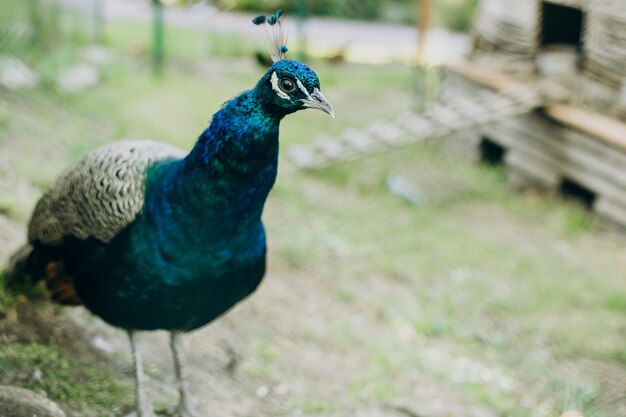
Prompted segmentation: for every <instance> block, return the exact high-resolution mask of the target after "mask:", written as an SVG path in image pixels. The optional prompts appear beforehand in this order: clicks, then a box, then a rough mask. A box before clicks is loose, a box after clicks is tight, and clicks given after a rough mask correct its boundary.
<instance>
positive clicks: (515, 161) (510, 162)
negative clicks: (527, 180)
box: [504, 150, 560, 188]
mask: <svg viewBox="0 0 626 417" xmlns="http://www.w3.org/2000/svg"><path fill="white" fill-rule="evenodd" d="M504 159H505V162H506V165H507V168H508V169H513V170H515V171H520V172H522V173H523V174H524V175H525V176H527V177H531V178H535V179H536V180H537V182H539V183H540V184H542V185H544V186H546V187H547V188H555V187H556V186H558V184H559V182H560V175H559V173H558V172H557V169H556V167H554V166H553V165H552V164H550V163H546V161H543V160H541V159H539V158H536V157H535V156H534V155H532V154H529V153H526V152H523V151H520V150H509V151H508V152H507V153H506V155H505V157H504Z"/></svg>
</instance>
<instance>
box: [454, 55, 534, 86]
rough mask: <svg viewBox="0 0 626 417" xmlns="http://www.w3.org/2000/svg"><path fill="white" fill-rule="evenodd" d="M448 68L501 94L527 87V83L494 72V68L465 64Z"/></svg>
mask: <svg viewBox="0 0 626 417" xmlns="http://www.w3.org/2000/svg"><path fill="white" fill-rule="evenodd" d="M448 68H449V69H450V70H452V71H454V72H456V73H459V74H461V75H462V76H464V77H465V78H467V79H469V80H471V81H474V82H475V83H478V84H480V85H482V86H485V87H488V88H490V89H492V90H496V91H500V92H506V91H510V90H513V89H516V88H522V87H523V86H524V85H525V83H523V82H520V81H518V80H517V79H516V78H514V77H511V76H510V75H508V74H506V73H504V72H502V71H494V70H493V69H492V68H489V67H487V66H484V65H478V64H472V63H469V62H465V63H461V64H456V65H451V66H449V67H448Z"/></svg>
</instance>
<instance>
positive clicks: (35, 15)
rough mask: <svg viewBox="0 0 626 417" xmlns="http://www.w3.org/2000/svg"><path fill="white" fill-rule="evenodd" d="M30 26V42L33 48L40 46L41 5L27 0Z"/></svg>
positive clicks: (32, 0)
mask: <svg viewBox="0 0 626 417" xmlns="http://www.w3.org/2000/svg"><path fill="white" fill-rule="evenodd" d="M28 8H29V9H30V10H29V12H30V25H31V29H32V35H31V42H32V44H33V45H34V46H40V45H41V43H42V41H43V33H42V32H43V21H42V20H43V19H42V17H41V13H42V12H41V5H40V4H39V0H29V2H28Z"/></svg>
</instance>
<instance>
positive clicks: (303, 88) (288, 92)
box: [257, 59, 335, 118]
mask: <svg viewBox="0 0 626 417" xmlns="http://www.w3.org/2000/svg"><path fill="white" fill-rule="evenodd" d="M257 90H258V93H259V94H260V96H261V97H262V99H263V101H264V103H265V104H266V106H268V108H269V109H270V110H271V111H272V112H273V113H277V114H281V115H287V114H290V113H294V112H296V111H298V110H304V109H318V110H321V111H323V112H325V113H328V114H329V115H330V116H331V117H333V118H334V117H335V110H334V109H333V106H332V105H331V104H330V102H329V101H328V100H327V99H326V97H324V95H323V94H322V92H321V91H320V81H319V79H318V78H317V75H316V74H315V72H314V71H313V70H312V69H311V68H309V67H308V66H306V65H305V64H303V63H301V62H298V61H291V60H286V59H281V60H279V61H277V62H275V63H274V65H272V66H271V67H270V68H269V69H268V70H267V72H266V73H265V75H264V76H263V78H261V81H260V82H259V84H258V85H257Z"/></svg>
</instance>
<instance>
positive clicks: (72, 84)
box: [57, 64, 100, 93]
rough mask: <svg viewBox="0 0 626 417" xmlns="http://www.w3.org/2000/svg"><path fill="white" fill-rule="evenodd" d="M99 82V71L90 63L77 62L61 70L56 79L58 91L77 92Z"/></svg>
mask: <svg viewBox="0 0 626 417" xmlns="http://www.w3.org/2000/svg"><path fill="white" fill-rule="evenodd" d="M99 82H100V72H99V71H98V68H96V67H95V66H94V65H92V64H77V65H74V66H73V67H70V68H67V69H65V70H63V71H62V72H61V73H60V74H59V78H58V79H57V86H58V88H59V90H60V91H63V92H66V93H77V92H80V91H83V90H86V89H88V88H92V87H95V86H96V85H98V83H99Z"/></svg>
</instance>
